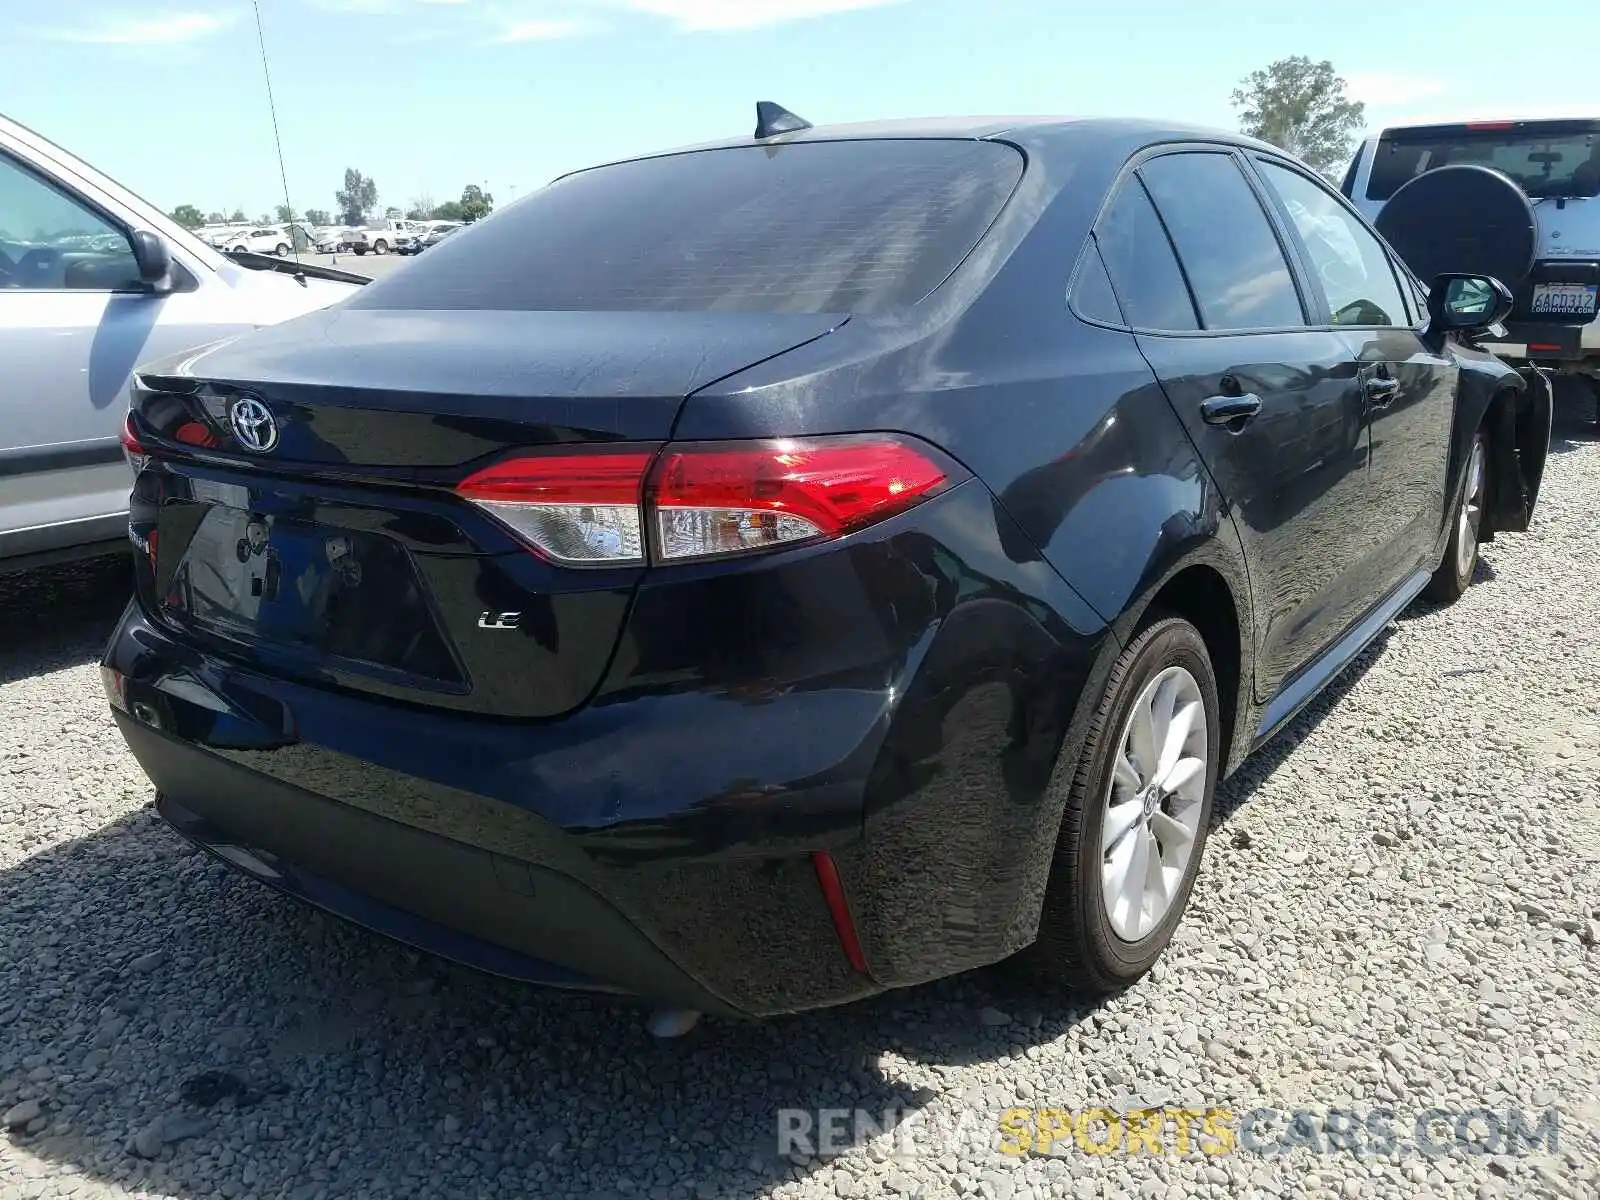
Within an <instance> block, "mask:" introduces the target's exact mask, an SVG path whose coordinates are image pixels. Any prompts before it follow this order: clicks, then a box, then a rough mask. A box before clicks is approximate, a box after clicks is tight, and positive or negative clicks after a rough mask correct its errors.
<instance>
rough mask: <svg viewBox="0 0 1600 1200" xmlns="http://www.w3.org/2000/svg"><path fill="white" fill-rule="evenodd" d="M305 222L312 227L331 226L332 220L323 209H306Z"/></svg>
mask: <svg viewBox="0 0 1600 1200" xmlns="http://www.w3.org/2000/svg"><path fill="white" fill-rule="evenodd" d="M306 220H307V221H308V222H309V223H310V224H312V225H332V224H333V218H332V217H330V216H329V215H328V210H327V209H325V208H308V209H306Z"/></svg>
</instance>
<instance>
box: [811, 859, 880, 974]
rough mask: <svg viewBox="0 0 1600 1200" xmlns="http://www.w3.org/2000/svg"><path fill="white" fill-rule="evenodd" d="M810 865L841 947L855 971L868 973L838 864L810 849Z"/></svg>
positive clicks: (865, 957) (865, 958)
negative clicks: (815, 873) (820, 888)
mask: <svg viewBox="0 0 1600 1200" xmlns="http://www.w3.org/2000/svg"><path fill="white" fill-rule="evenodd" d="M811 865H812V866H813V867H814V868H815V869H816V872H817V883H819V884H820V885H821V886H822V898H823V899H824V900H826V901H827V902H828V915H829V916H831V917H832V918H833V930H834V932H835V933H837V934H838V935H839V947H840V949H842V950H843V951H844V956H845V957H846V958H847V959H849V960H850V967H851V969H852V970H854V971H855V972H856V974H858V975H865V974H867V956H866V955H865V954H863V953H862V952H861V939H860V938H858V937H857V936H856V923H855V919H854V918H853V917H851V915H850V902H849V901H848V900H847V899H845V894H844V884H843V883H842V882H841V881H840V879H839V868H838V867H836V866H834V865H833V858H832V856H830V855H828V854H826V853H824V852H823V851H821V850H816V851H813V852H812V855H811Z"/></svg>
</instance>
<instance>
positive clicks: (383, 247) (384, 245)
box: [372, 238, 389, 254]
mask: <svg viewBox="0 0 1600 1200" xmlns="http://www.w3.org/2000/svg"><path fill="white" fill-rule="evenodd" d="M372 252H373V253H374V254H387V253H389V243H388V242H386V241H383V240H382V239H381V238H380V239H379V240H378V241H376V242H373V243H372Z"/></svg>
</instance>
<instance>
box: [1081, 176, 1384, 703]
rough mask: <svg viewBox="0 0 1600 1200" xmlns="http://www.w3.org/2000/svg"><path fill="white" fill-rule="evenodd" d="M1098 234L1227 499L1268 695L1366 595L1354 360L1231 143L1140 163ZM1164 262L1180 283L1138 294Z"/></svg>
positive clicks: (1160, 372) (1142, 339)
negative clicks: (1155, 293) (1323, 319)
mask: <svg viewBox="0 0 1600 1200" xmlns="http://www.w3.org/2000/svg"><path fill="white" fill-rule="evenodd" d="M1096 237H1097V240H1098V242H1099V245H1100V248H1101V253H1102V255H1103V257H1104V258H1105V260H1106V265H1107V269H1108V270H1109V271H1110V273H1111V277H1112V283H1113V286H1114V288H1115V289H1116V291H1117V294H1118V298H1119V300H1120V301H1121V302H1122V304H1123V306H1124V309H1125V311H1127V313H1128V316H1129V320H1130V322H1131V323H1132V324H1133V325H1134V326H1135V332H1136V337H1137V339H1138V342H1139V346H1140V349H1141V350H1142V351H1143V353H1144V355H1145V358H1146V360H1147V361H1148V362H1149V363H1150V366H1151V368H1152V369H1153V370H1154V371H1155V374H1156V376H1157V378H1158V379H1159V380H1160V382H1161V385H1162V387H1163V388H1164V390H1165V391H1166V394H1167V398H1168V400H1169V401H1170V403H1171V405H1172V407H1173V409H1174V410H1175V411H1176V413H1177V415H1178V417H1179V419H1180V420H1181V421H1182V422H1183V425H1184V427H1185V429H1186V430H1187V431H1188V433H1189V436H1190V437H1191V438H1192V440H1193V441H1194V443H1195V446H1196V447H1197V448H1198V450H1199V452H1200V455H1201V458H1202V459H1203V460H1204V461H1205V463H1206V466H1207V469H1208V470H1209V471H1210V472H1211V474H1212V476H1213V478H1214V479H1215V480H1216V482H1217V485H1218V487H1219V488H1220V489H1221V491H1222V493H1223V495H1224V496H1225V497H1226V498H1227V499H1228V501H1229V503H1230V504H1231V506H1232V511H1233V519H1234V523H1235V526H1236V528H1237V530H1238V533H1239V537H1240V540H1241V542H1242V544H1243V546H1244V549H1245V554H1246V563H1247V567H1248V570H1249V573H1250V588H1251V592H1252V600H1253V608H1254V612H1255V629H1256V637H1257V652H1256V680H1255V686H1256V692H1257V698H1258V699H1260V700H1263V701H1264V700H1266V699H1268V698H1270V697H1271V696H1272V695H1273V694H1274V693H1276V692H1277V691H1278V689H1279V688H1280V686H1281V685H1282V684H1283V683H1284V682H1285V681H1286V680H1287V679H1288V678H1289V677H1290V676H1292V675H1294V674H1295V673H1296V672H1297V671H1298V670H1300V669H1301V668H1302V667H1304V666H1305V665H1306V664H1307V663H1308V662H1309V661H1310V660H1311V659H1313V658H1314V657H1315V656H1316V654H1317V653H1318V652H1319V651H1320V650H1322V649H1323V648H1324V647H1326V646H1328V645H1329V644H1330V643H1332V642H1333V641H1334V640H1335V639H1336V638H1337V637H1338V635H1339V634H1340V633H1341V632H1343V631H1344V630H1345V629H1346V628H1347V627H1348V626H1349V625H1351V624H1352V623H1353V622H1354V620H1355V619H1356V617H1357V616H1358V615H1359V613H1360V612H1361V610H1362V609H1363V608H1364V606H1365V605H1366V604H1368V603H1369V602H1370V599H1371V597H1370V596H1369V594H1368V593H1369V591H1370V587H1369V584H1368V583H1367V581H1366V578H1365V575H1366V572H1367V569H1368V567H1367V564H1366V563H1365V562H1364V561H1363V557H1362V556H1363V537H1362V535H1360V534H1359V532H1358V531H1359V529H1360V526H1361V524H1362V521H1363V520H1364V519H1365V517H1366V515H1367V514H1366V511H1365V507H1366V504H1367V503H1368V499H1369V493H1368V491H1367V489H1366V486H1365V467H1366V451H1367V442H1366V437H1365V433H1364V430H1363V425H1362V407H1361V397H1360V387H1359V382H1358V379H1357V368H1356V365H1355V363H1354V362H1353V361H1352V360H1351V355H1350V350H1349V347H1348V345H1347V344H1346V342H1345V340H1344V337H1343V335H1342V334H1341V333H1340V332H1339V331H1336V330H1329V329H1318V328H1314V327H1312V326H1311V325H1310V323H1309V322H1308V320H1307V315H1306V312H1307V310H1306V307H1305V304H1304V301H1303V300H1302V297H1301V294H1300V288H1299V284H1298V283H1297V280H1296V276H1295V273H1294V272H1293V271H1292V270H1291V267H1290V264H1289V260H1288V257H1287V256H1286V254H1285V252H1284V249H1283V247H1282V245H1281V244H1280V241H1279V238H1278V235H1277V233H1276V232H1275V228H1274V225H1273V224H1272V222H1271V221H1270V220H1269V218H1268V215H1267V211H1266V209H1265V208H1264V207H1263V203H1262V200H1261V199H1260V198H1259V197H1258V195H1257V193H1256V190H1255V188H1254V186H1253V185H1252V183H1251V182H1250V180H1249V179H1248V178H1247V176H1246V174H1245V171H1244V168H1243V166H1242V164H1241V163H1240V162H1239V161H1238V159H1237V157H1236V156H1235V155H1234V153H1233V152H1232V151H1231V150H1229V149H1227V148H1223V147H1183V148H1175V149H1171V150H1163V151H1162V152H1160V153H1158V154H1156V155H1155V156H1153V157H1149V158H1146V159H1144V160H1142V161H1140V162H1138V163H1137V165H1136V169H1135V171H1134V172H1133V173H1132V174H1131V175H1129V176H1127V177H1125V179H1124V181H1123V183H1122V185H1121V188H1120V190H1119V193H1118V195H1117V197H1116V198H1115V199H1114V200H1113V201H1112V203H1111V205H1110V206H1109V207H1108V209H1107V211H1106V213H1105V214H1104V215H1103V217H1102V218H1101V220H1100V222H1099V223H1098V224H1097V228H1096ZM1167 264H1170V265H1167ZM1163 272H1171V273H1172V276H1173V277H1174V278H1175V279H1177V280H1179V281H1180V285H1181V286H1180V289H1179V290H1178V291H1177V293H1176V295H1177V297H1178V298H1177V300H1176V301H1174V300H1171V299H1169V300H1167V301H1165V302H1163V304H1162V305H1161V306H1160V307H1159V308H1158V307H1156V306H1154V305H1152V304H1151V303H1149V302H1147V301H1145V300H1143V299H1141V293H1142V292H1144V291H1146V290H1147V289H1148V288H1149V287H1150V286H1151V282H1152V280H1155V279H1157V278H1159V276H1160V274H1161V273H1163ZM1163 294H1166V295H1169V296H1170V295H1171V289H1170V287H1164V288H1163Z"/></svg>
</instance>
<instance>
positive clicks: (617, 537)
mask: <svg viewBox="0 0 1600 1200" xmlns="http://www.w3.org/2000/svg"><path fill="white" fill-rule="evenodd" d="M654 457H655V447H653V446H652V447H649V448H647V449H639V448H629V449H627V450H607V449H602V450H596V451H583V452H578V453H572V452H570V451H568V452H560V453H546V454H531V455H527V456H526V457H522V458H513V459H508V460H507V461H505V462H498V463H495V464H494V465H493V466H489V467H485V468H484V469H483V470H481V471H478V472H475V473H474V474H472V475H470V476H468V477H467V478H466V479H465V480H463V481H462V482H461V484H460V486H459V487H457V488H456V491H457V492H458V493H459V494H460V495H462V496H464V497H465V498H466V499H468V500H470V501H472V502H473V503H474V504H476V505H478V506H479V507H480V508H482V509H484V510H485V511H487V512H489V513H491V514H492V515H493V516H495V517H496V518H497V519H499V520H500V521H502V522H503V523H504V524H506V525H508V526H510V527H511V528H512V529H513V530H515V531H516V532H517V533H518V534H520V535H521V536H522V537H523V538H524V539H525V540H526V541H527V542H528V543H529V544H530V545H532V546H533V547H534V548H535V549H536V550H538V551H539V552H540V553H541V554H543V555H544V556H545V557H547V558H550V559H553V560H554V561H556V562H558V563H563V564H567V565H591V566H627V565H629V564H633V563H642V562H644V537H643V523H642V521H641V520H640V517H639V507H640V502H641V499H642V492H643V488H644V475H645V472H646V471H647V470H649V468H650V460H651V459H652V458H654Z"/></svg>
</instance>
